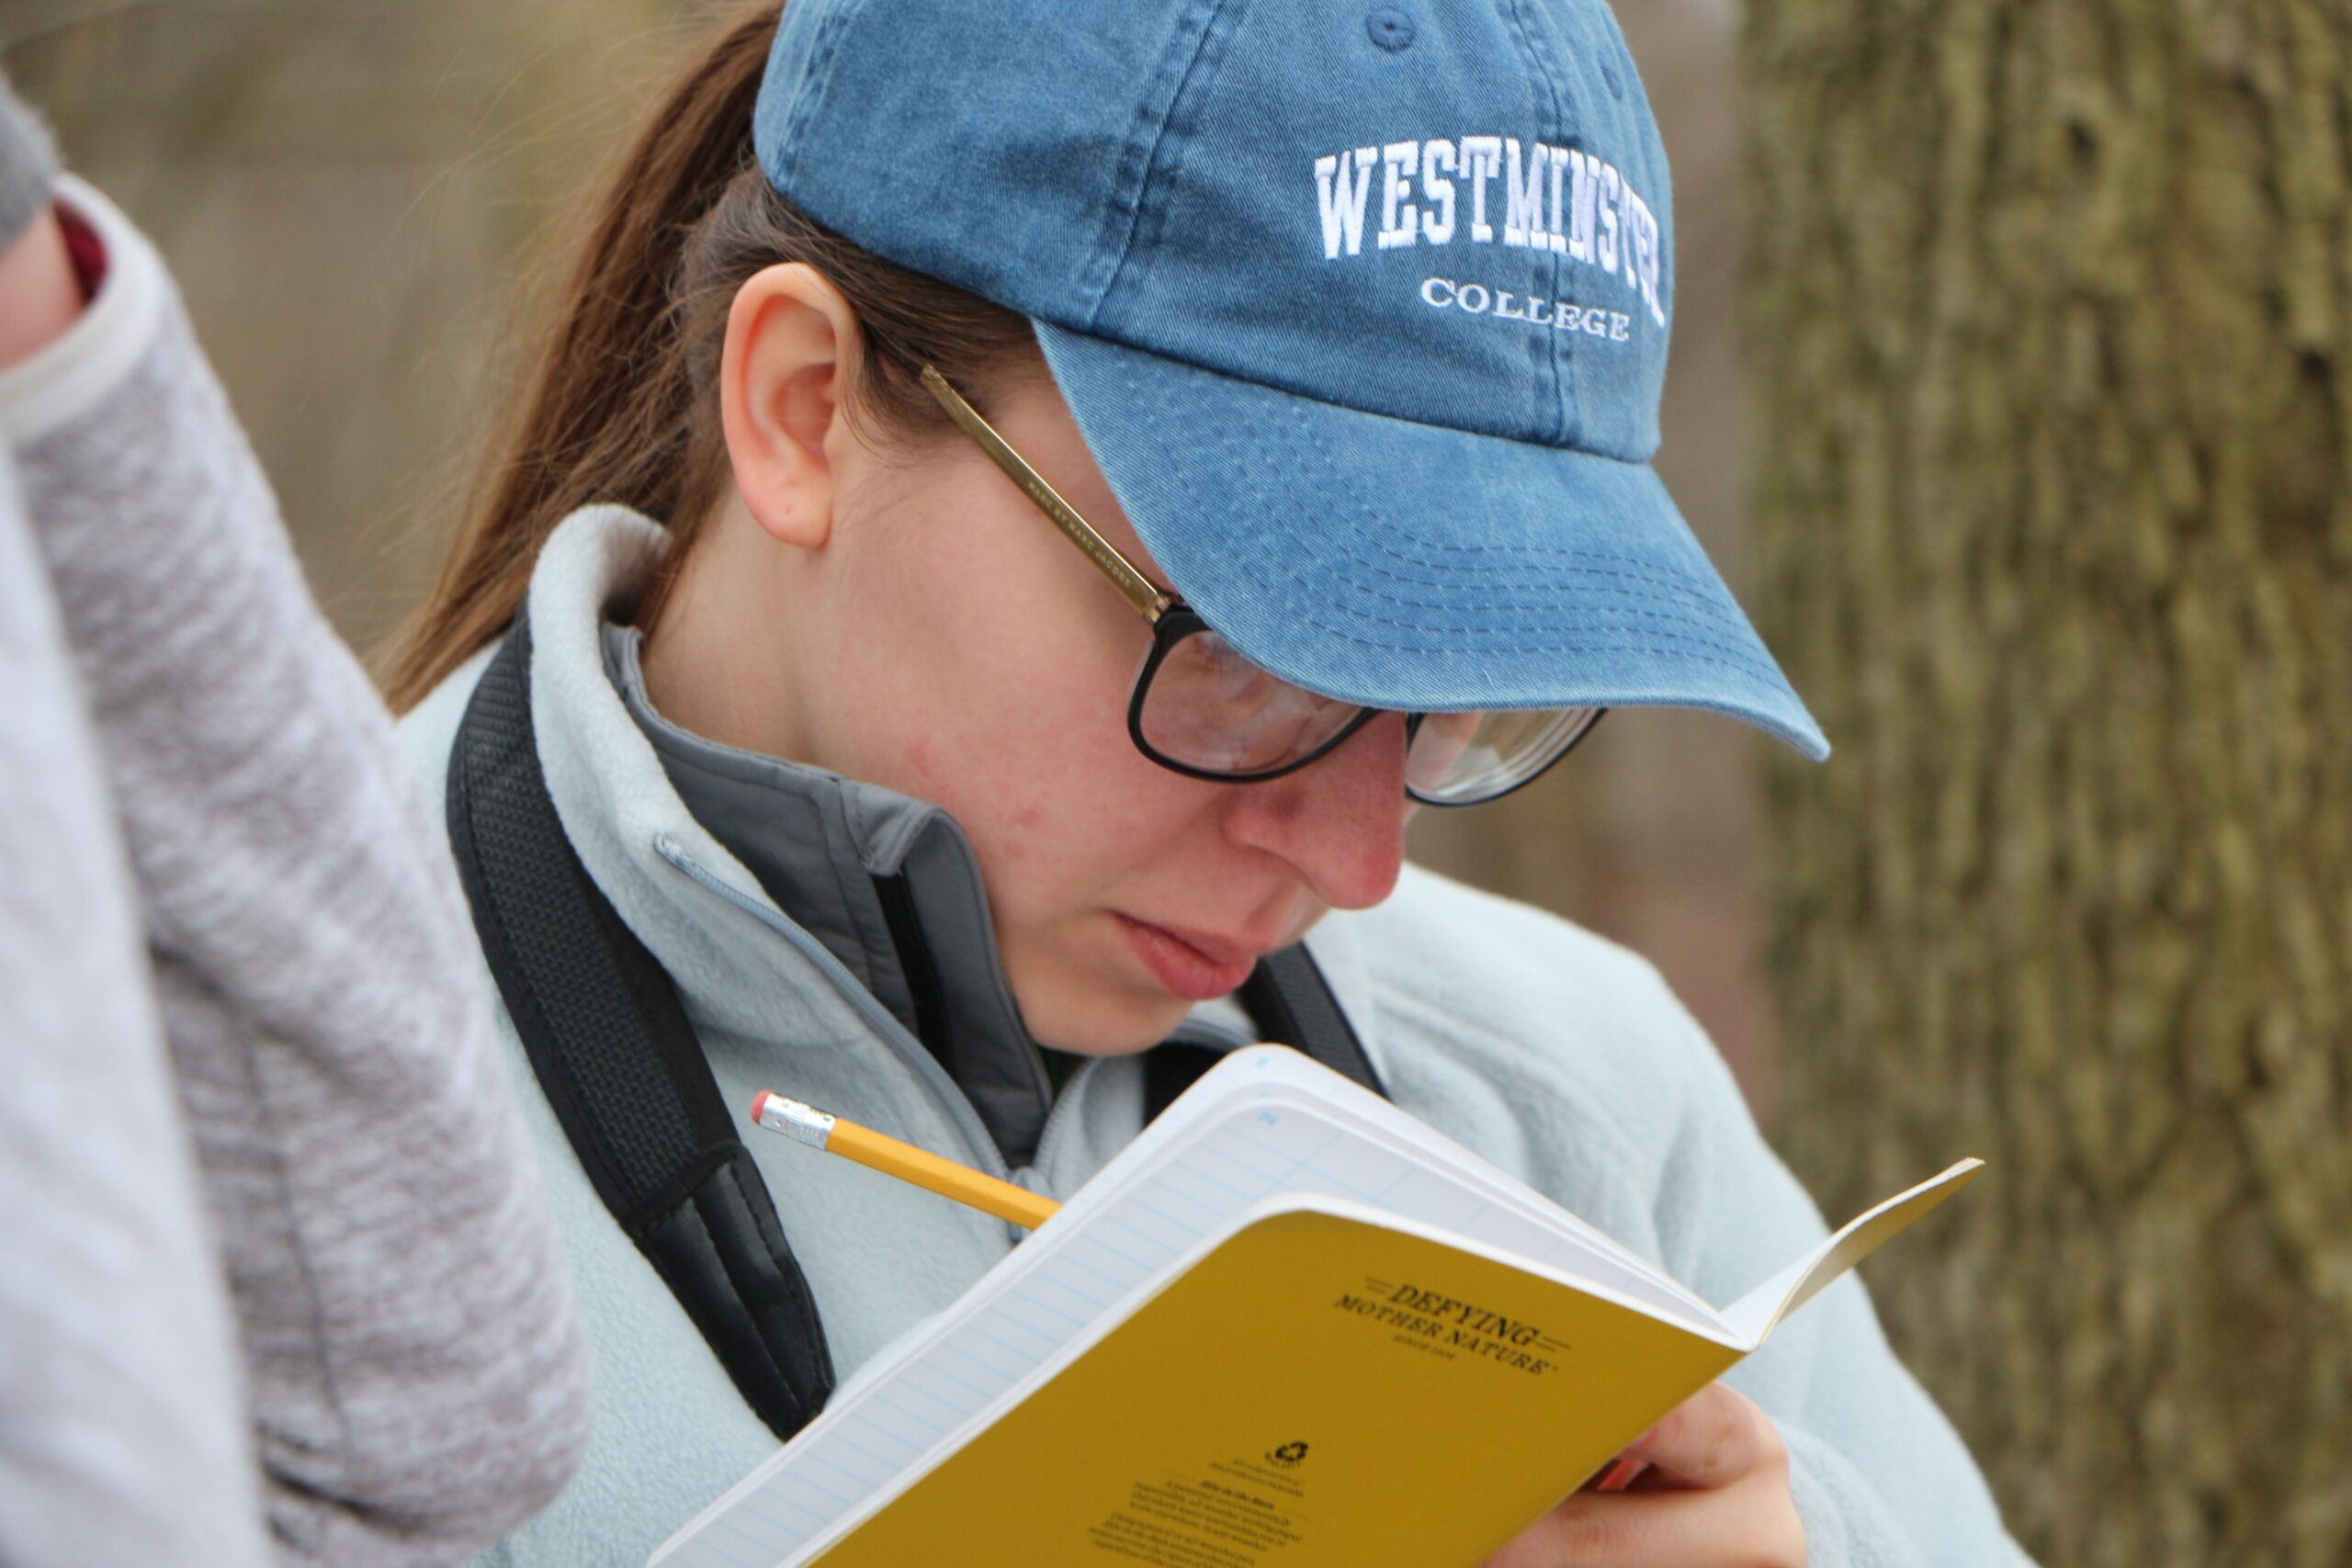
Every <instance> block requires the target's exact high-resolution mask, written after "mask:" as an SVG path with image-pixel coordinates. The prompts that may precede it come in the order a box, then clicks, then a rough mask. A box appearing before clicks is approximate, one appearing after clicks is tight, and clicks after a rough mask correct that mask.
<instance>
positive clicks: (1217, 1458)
mask: <svg viewBox="0 0 2352 1568" xmlns="http://www.w3.org/2000/svg"><path fill="white" fill-rule="evenodd" d="M1737 1358H1738V1352H1737V1351H1736V1350H1735V1349H1733V1348H1729V1347H1726V1346H1723V1345H1720V1344H1714V1343H1710V1342H1709V1341H1707V1340H1705V1339H1702V1338H1699V1337H1696V1336H1693V1335H1691V1334H1689V1333H1687V1332H1685V1331H1684V1330H1682V1329H1679V1328H1674V1327H1670V1326H1668V1325H1665V1324H1662V1323H1660V1322H1658V1321H1657V1320H1656V1319H1654V1318H1652V1317H1650V1316H1648V1315H1646V1314H1643V1313H1641V1312H1638V1311H1636V1310H1634V1309H1633V1308H1631V1307H1627V1306H1623V1305H1620V1304H1618V1303H1612V1302H1610V1301H1606V1300H1604V1299H1602V1298H1600V1297H1598V1296H1592V1295H1588V1294H1585V1293H1583V1292H1579V1291H1577V1290H1576V1289H1574V1288H1572V1287H1569V1286H1566V1285H1562V1284H1559V1283H1556V1282H1554V1281H1552V1280H1545V1279H1543V1278H1541V1277H1539V1276H1536V1275H1532V1274H1529V1273H1527V1272H1525V1271H1523V1270H1521V1269H1517V1268H1514V1267H1512V1266H1510V1265H1509V1264H1506V1263H1499V1262H1497V1261H1495V1260H1493V1259H1491V1258H1484V1257H1480V1256H1478V1255H1476V1254H1475V1253H1470V1252H1464V1251H1462V1250H1460V1249H1459V1248H1458V1247H1453V1246H1449V1245H1447V1244H1446V1243H1443V1242H1440V1241H1434V1240H1431V1239H1430V1238H1428V1237H1426V1236H1422V1235H1415V1234H1410V1233H1408V1232H1405V1231H1400V1230H1397V1229H1393V1228H1389V1227H1388V1226H1387V1225H1385V1224H1382V1223H1380V1221H1379V1220H1378V1219H1377V1218H1375V1217H1369V1216H1358V1215H1355V1214H1351V1213H1331V1212H1325V1211H1322V1210H1319V1209H1298V1210H1292V1211H1289V1212H1286V1213H1273V1214H1269V1215H1267V1216H1265V1217H1263V1218H1261V1219H1259V1220H1257V1221H1255V1222H1254V1223H1253V1224H1250V1225H1249V1226H1248V1227H1247V1228H1245V1229H1244V1230H1242V1231H1240V1232H1239V1233H1238V1234H1237V1235H1234V1236H1232V1237H1231V1238H1230V1239H1228V1240H1227V1241H1226V1242H1225V1243H1224V1244H1223V1245H1222V1246H1220V1247H1217V1248H1216V1251H1214V1252H1212V1253H1211V1254H1210V1255H1209V1256H1208V1257H1206V1258H1203V1259H1202V1260H1201V1261H1200V1262H1198V1263H1196V1264H1194V1265H1193V1268H1192V1269H1189V1270H1187V1271H1186V1272H1185V1273H1184V1274H1183V1275H1182V1278H1180V1279H1178V1280H1175V1281H1173V1282H1172V1283H1171V1284H1170V1286H1169V1287H1168V1289H1167V1290H1165V1291H1164V1292H1161V1293H1160V1294H1159V1295H1158V1296H1157V1297H1155V1298H1153V1299H1152V1300H1151V1301H1149V1302H1148V1303H1145V1304H1144V1305H1143V1307H1142V1308H1141V1309H1140V1310H1139V1311H1138V1312H1136V1314H1135V1315H1133V1316H1132V1317H1130V1318H1129V1319H1128V1320H1127V1321H1126V1322H1125V1324H1123V1325H1121V1326H1120V1327H1118V1328H1117V1329H1116V1330H1114V1332H1113V1333H1112V1334H1111V1335H1110V1336H1109V1337H1107V1338H1105V1339H1104V1340H1103V1341H1102V1342H1101V1343H1100V1344H1098V1345H1096V1346H1095V1347H1094V1348H1092V1349H1091V1350H1090V1351H1088V1352H1087V1353H1086V1354H1085V1355H1083V1356H1081V1357H1080V1358H1079V1359H1078V1360H1077V1361H1075V1362H1074V1363H1073V1364H1071V1365H1070V1366H1069V1367H1068V1368H1066V1369H1064V1370H1063V1371H1061V1372H1060V1374H1059V1375H1058V1376H1057V1377H1055V1378H1054V1379H1053V1380H1052V1381H1051V1382H1047V1383H1046V1385H1045V1386H1044V1387H1043V1388H1041V1389H1039V1390H1038V1391H1037V1392H1035V1393H1032V1394H1031V1395H1030V1396H1029V1397H1028V1398H1027V1399H1025V1400H1023V1402H1022V1403H1021V1404H1019V1405H1018V1406H1017V1407H1016V1408H1014V1409H1013V1410H1012V1411H1011V1412H1009V1413H1008V1414H1007V1415H1005V1416H1003V1417H1002V1418H1001V1419H1000V1420H998V1421H997V1422H995V1423H994V1424H993V1425H992V1426H990V1427H989V1428H988V1429H987V1430H986V1431H985V1432H983V1433H981V1434H980V1435H979V1436H978V1438H975V1439H974V1440H973V1441H972V1442H971V1443H969V1444H968V1445H967V1446H966V1447H965V1448H964V1449H963V1450H961V1451H959V1452H957V1453H956V1454H955V1455H954V1456H953V1457H951V1458H950V1459H948V1460H947V1461H945V1462H944V1463H943V1464H942V1465H940V1466H939V1467H938V1468H937V1469H935V1470H933V1471H932V1472H930V1473H929V1474H928V1475H926V1476H924V1477H923V1478H922V1479H921V1480H920V1481H918V1482H916V1483H915V1484H914V1485H913V1486H912V1487H911V1488H910V1490H909V1491H907V1492H906V1493H904V1494H903V1495H900V1496H899V1498H898V1499H897V1500H896V1501H894V1502H891V1503H890V1504H889V1505H888V1506H886V1507H884V1508H883V1509H882V1510H881V1511H880V1512H879V1513H878V1514H876V1515H875V1516H874V1517H872V1518H871V1519H870V1520H868V1521H867V1522H866V1523H865V1525H863V1526H862V1527H859V1528H857V1529H854V1531H853V1532H852V1533H851V1534H850V1535H849V1536H848V1538H847V1539H846V1540H843V1541H842V1543H841V1544H840V1545H839V1546H836V1547H834V1548H833V1549H832V1550H831V1551H823V1552H820V1554H819V1555H818V1556H816V1557H815V1558H814V1559H812V1561H813V1562H817V1563H820V1564H822V1565H823V1568H899V1565H903V1564H907V1563H915V1562H957V1563H962V1564H969V1565H971V1568H993V1565H998V1564H1001V1565H1003V1568H1014V1565H1016V1564H1018V1565H1021V1568H1035V1565H1038V1564H1053V1563H1065V1562H1067V1563H1088V1562H1102V1563H1115V1562H1145V1563H1151V1564H1155V1565H1161V1568H1195V1565H1201V1564H1215V1565H1216V1568H1256V1565H1257V1564H1260V1563H1268V1564H1276V1563H1278V1564H1281V1565H1283V1568H1325V1565H1329V1568H1341V1565H1349V1568H1353V1565H1358V1564H1363V1563H1374V1562H1427V1563H1445V1562H1463V1563H1469V1562H1476V1561H1478V1560H1479V1559H1480V1558H1482V1557H1484V1556H1485V1555H1486V1554H1487V1552H1489V1551H1493V1550H1494V1549H1495V1548H1496V1547H1498V1546H1500V1545H1501V1544H1502V1543H1503V1542H1504V1541H1506V1540H1510V1538H1511V1537H1512V1536H1514V1535H1516V1534H1517V1533H1518V1532H1519V1531H1520V1529H1522V1528H1524V1527H1525V1525H1526V1524H1527V1523H1528V1521H1529V1520H1531V1519H1532V1518H1534V1517H1536V1516H1537V1515H1539V1514H1541V1513H1543V1512H1544V1509H1545V1508H1547V1507H1549V1506H1551V1505H1552V1504H1553V1503H1555V1502H1556V1501H1557V1500H1558V1499H1559V1498H1560V1497H1561V1496H1562V1495H1564V1494H1565V1493H1566V1492H1567V1491H1569V1490H1571V1489H1573V1488H1574V1486H1575V1485H1576V1484H1577V1483H1578V1482H1579V1481H1581V1480H1582V1479H1584V1478H1585V1477H1586V1476H1587V1475H1589V1474H1590V1473H1592V1472H1594V1471H1596V1470H1598V1469H1599V1468H1600V1466H1601V1465H1602V1464H1603V1463H1605V1462H1606V1461H1608V1460H1609V1459H1611V1457H1612V1456H1614V1455H1615V1453H1616V1452H1617V1450H1618V1449H1619V1448H1620V1447H1622V1446H1623V1444H1624V1443H1625V1442H1627V1441H1629V1440H1631V1439H1632V1438H1634V1437H1635V1436H1637V1435H1638V1434H1639V1433H1640V1432H1641V1431H1642V1430H1643V1429H1644V1428H1645V1427H1647V1426H1648V1425H1649V1424H1650V1422H1651V1420H1652V1419H1654V1418H1655V1417H1656V1416H1657V1414H1658V1413H1659V1412H1660V1411H1662V1410H1665V1409H1668V1408H1671V1407H1672V1406H1673V1405H1675V1404H1679V1403H1680V1402H1681V1401H1682V1399H1683V1398H1684V1397H1686V1396H1687V1395H1689V1394H1690V1393H1692V1392H1693V1391H1695V1390H1697V1389H1698V1388H1699V1387H1701V1386H1702V1385H1703V1384H1704V1383H1706V1382H1708V1381H1709V1380H1710V1379H1712V1378H1713V1377H1714V1376H1715V1375H1716V1374H1717V1373H1719V1372H1720V1371H1723V1370H1724V1368H1725V1367H1727V1366H1729V1365H1730V1364H1731V1363H1732V1362H1733V1361H1734V1360H1736V1359H1737Z"/></svg>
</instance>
